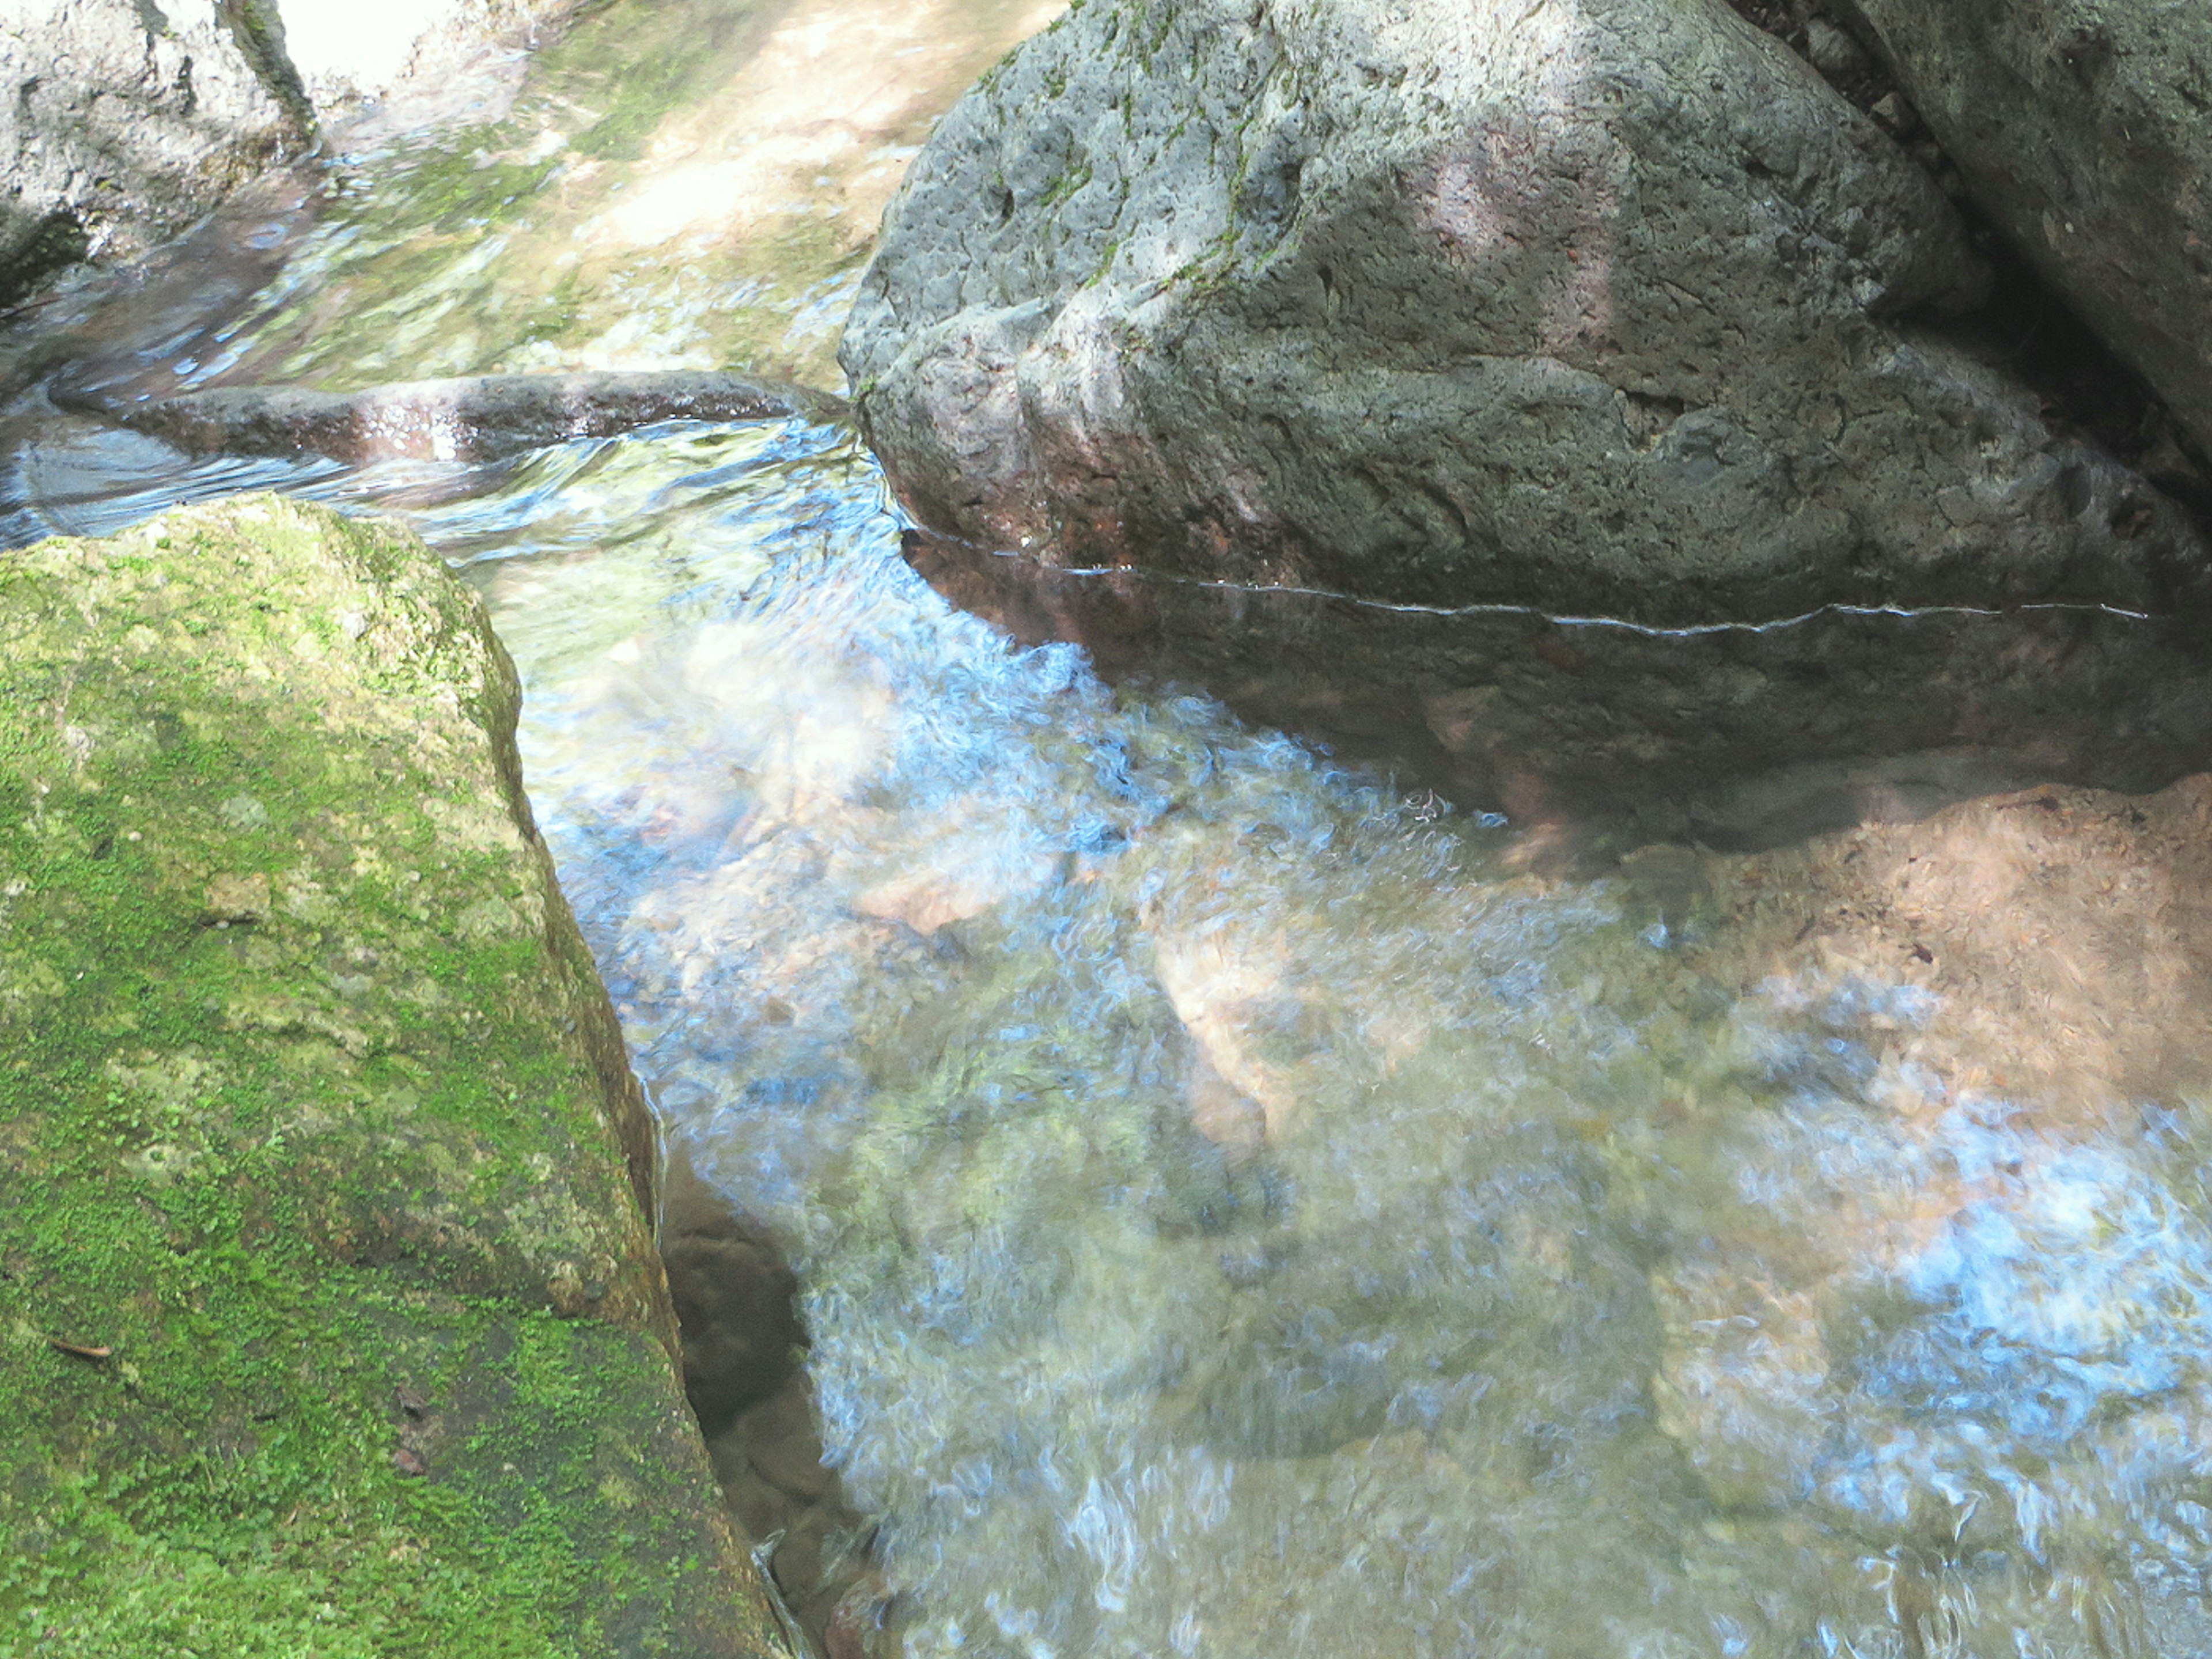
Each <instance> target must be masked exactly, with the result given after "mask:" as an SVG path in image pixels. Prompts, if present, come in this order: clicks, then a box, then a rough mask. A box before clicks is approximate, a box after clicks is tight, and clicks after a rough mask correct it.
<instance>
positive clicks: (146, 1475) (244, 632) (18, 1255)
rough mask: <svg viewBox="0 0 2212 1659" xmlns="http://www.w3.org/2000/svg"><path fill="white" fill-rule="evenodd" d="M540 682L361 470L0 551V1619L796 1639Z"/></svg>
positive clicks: (479, 1635) (390, 1642) (137, 1639)
mask: <svg viewBox="0 0 2212 1659" xmlns="http://www.w3.org/2000/svg"><path fill="white" fill-rule="evenodd" d="M517 699H518V691H517V687H516V682H515V679H514V676H513V669H512V667H511V665H509V664H508V662H507V658H506V655H505V653H503V652H502V651H501V648H500V647H499V645H498V644H497V642H496V641H495V640H494V639H493V637H492V635H491V634H490V630H489V625H488V623H486V621H485V618H484V615H483V611H482V609H481V607H480V605H478V603H477V600H476V599H474V598H473V597H472V596H471V595H470V594H468V593H467V592H466V591H465V589H463V588H462V587H461V586H459V584H457V583H455V582H454V581H453V580H452V579H451V578H450V577H449V576H448V575H447V573H446V572H445V570H444V569H443V568H442V567H441V566H440V564H439V563H438V562H437V561H436V560H435V558H434V557H433V556H431V555H430V554H429V553H428V551H426V550H424V549H423V548H422V546H421V544H419V543H417V542H416V541H414V540H413V538H410V537H409V536H406V535H405V534H404V533H402V532H398V531H396V530H392V529H388V528H382V527H377V526H368V525H360V524H352V523H349V522H348V521H346V520H341V519H339V518H337V517H336V516H335V515H333V514H331V513H328V512H326V511H324V510H322V509H319V508H314V507H304V506H300V505H294V504H286V503H283V502H280V501H276V500H273V499H270V498H251V499H246V500H244V501H234V502H231V503H228V504H225V505H223V506H220V507H209V508H195V509H185V510H180V511H177V512H173V513H168V514H166V515H164V516H163V517H161V518H159V519H156V520H153V521H151V522H150V523H149V524H147V525H146V526H143V529H141V530H138V531H135V532H131V533H129V534H127V535H125V536H123V537H119V538H116V539H114V540H112V541H108V542H104V543H92V542H70V541H61V540H57V541H50V542H46V543H42V544H39V545H37V546H34V547H32V548H30V549H27V550H22V551H19V552H15V553H11V554H8V555H6V556H0V1053H4V1054H6V1055H7V1064H6V1066H5V1067H4V1068H0V1393H4V1395H5V1397H6V1398H7V1399H8V1400H9V1402H10V1411H11V1419H10V1423H9V1433H8V1434H7V1436H6V1437H4V1440H0V1648H6V1649H8V1650H13V1649H14V1644H15V1639H16V1638H22V1639H24V1640H25V1641H26V1642H27V1644H28V1645H29V1646H31V1647H35V1648H36V1649H38V1650H40V1651H48V1652H67V1653H82V1654H117V1655H122V1654H131V1655H138V1654H152V1653H182V1652H187V1651H190V1652H240V1653H246V1652H275V1651H277V1650H283V1651H286V1652H292V1651H302V1652H304V1651H307V1650H309V1649H310V1648H312V1649H313V1650H314V1651H317V1652H328V1653H331V1654H340V1653H344V1654H354V1653H359V1654H368V1653H372V1652H373V1653H451V1654H462V1653H466V1654H486V1655H489V1654H501V1653H513V1654H523V1653H530V1654H538V1653H553V1652H560V1653H572V1654H578V1655H585V1654H591V1655H608V1654H625V1655H627V1654H646V1653H664V1652H672V1653H681V1654H684V1655H702V1656H704V1655H731V1656H738V1655H745V1656H758V1655H763V1654H765V1653H768V1652H769V1651H772V1646H771V1642H770V1638H769V1631H770V1629H771V1626H770V1625H769V1621H768V1619H767V1615H766V1613H765V1612H764V1611H763V1607H762V1606H761V1604H760V1603H759V1602H758V1601H757V1599H756V1597H757V1581H756V1580H754V1579H752V1578H751V1577H750V1568H749V1567H748V1566H747V1565H746V1564H745V1562H744V1557H743V1554H742V1553H741V1551H740V1550H739V1549H738V1546H737V1545H736V1543H735V1541H734V1540H733V1537H732V1533H731V1531H730V1529H729V1527H728V1525H727V1522H726V1517H725V1516H724V1514H723V1511H722V1509H721V1506H720V1504H719V1502H718V1501H717V1498H716V1494H715V1492H714V1484H713V1480H712V1477H711V1474H710V1472H709V1468H708V1460H707V1458H706V1455H705V1453H704V1449H703V1447H702V1443H701V1439H700V1436H699V1432H698V1430H697V1427H696V1423H695V1422H694V1420H693V1419H692V1418H691V1417H690V1414H689V1413H687V1412H686V1411H685V1409H684V1401H683V1396H682V1394H681V1391H680V1385H679V1383H678V1375H677V1369H676V1365H675V1362H674V1358H673V1350H674V1347H675V1340H676V1331H675V1322H674V1319H673V1317H672V1316H671V1307H670V1303H669V1299H668V1293H667V1290H666V1285H665V1279H664V1278H663V1276H662V1273H661V1269H660V1266H659V1261H658V1259H657V1258H656V1256H655V1255H654V1254H653V1245H652V1241H651V1238H650V1237H649V1233H648V1230H647V1226H646V1225H645V1220H644V1212H643V1210H642V1209H641V1200H645V1199H649V1197H650V1195H651V1188H652V1163H653V1145H652V1133H651V1129H650V1125H649V1123H648V1121H647V1117H646V1115H645V1111H644V1108H643V1105H642V1103H641V1098H640V1097H639V1094H638V1091H637V1089H636V1085H635V1082H634V1080H633V1079H631V1078H630V1076H629V1072H628V1070H627V1067H626V1065H625V1062H624V1058H623V1048H622V1042H621V1036H620V1033H619V1031H618V1030H617V1027H616V1024H615V1022H614V1018H613V1014H612V1012H611V1009H610V1007H609V1006H608V1004H607V1001H606V997H605V992H604V991H603V990H602V989H601V988H600V987H599V981H598V979H597V976H596V975H595V974H594V972H593V970H592V963H591V961H590V958H589V957H588V956H587V954H586V951H585V949H584V946H583V944H582V941H581V940H580V938H579V936H578V935H577V933H576V931H575V927H574V921H573V920H572V919H571V917H570V915H569V913H568V907H567V905H566V902H564V901H563V899H562V896H561V893H560V890H559V889H558V887H557V885H556V883H555V881H554V878H553V873H552V869H551V865H550V860H549V859H548V857H547V854H546V852H545V849H544V845H543V844H542V842H540V841H539V839H538V835H537V832H536V830H535V829H534V828H533V827H532V823H531V819H530V815H529V811H528V807H527V805H526V802H525V800H524V799H523V796H522V794H521V790H520V769H519V765H518V763H517V759H516V756H515V751H514V748H513V721H514V717H515V709H516V705H517Z"/></svg>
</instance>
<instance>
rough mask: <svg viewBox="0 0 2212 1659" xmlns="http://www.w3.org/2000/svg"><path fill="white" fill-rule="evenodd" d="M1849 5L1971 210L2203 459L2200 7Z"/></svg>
mask: <svg viewBox="0 0 2212 1659" xmlns="http://www.w3.org/2000/svg"><path fill="white" fill-rule="evenodd" d="M1853 3H1854V4H1855V5H1856V7H1857V11H1858V13H1859V15H1860V16H1861V17H1862V18H1863V21H1864V22H1865V24H1866V26H1867V27H1868V28H1869V30H1870V31H1871V33H1872V34H1873V36H1874V38H1875V40H1877V41H1878V43H1879V44H1880V46H1881V51H1882V53H1883V56H1884V57H1885V58H1886V59H1887V62H1888V64H1889V65H1890V67H1891V69H1892V70H1893V71H1894V73H1895V74H1896V76H1897V77H1898V79H1899V82H1901V83H1902V84H1903V85H1904V87H1905V89H1906V91H1907V92H1908V93H1909V94H1910V95H1911V98H1912V100H1913V102H1914V105H1915V106H1916V107H1917V110H1918V112H1919V114H1920V116H1921V118H1923V120H1925V121H1926V122H1927V124H1928V125H1929V129H1930V131H1933V132H1934V133H1935V135H1936V138H1937V140H1938V141H1939V142H1940V143H1942V146H1943V148H1944V149H1945V151H1946V152H1947V153H1948V155H1949V156H1950V158H1951V160H1952V161H1953V162H1954V164H1955V165H1956V166H1957V167H1959V169H1960V172H1961V173H1963V174H1964V176H1965V178H1966V185H1967V187H1968V189H1969V190H1970V191H1971V192H1972V195H1973V197H1974V200H1975V202H1976V203H1977V204H1978V205H1979V206H1980V207H1981V208H1982V209H1983V210H1984V211H1986V212H1987V213H1988V214H1989V215H1990V216H1991V217H1992V218H1993V219H1995V220H1996V222H1997V223H1998V224H1999V225H2001V226H2002V227H2003V228H2004V229H2005V230H2006V231H2007V232H2008V234H2010V236H2011V237H2012V239H2013V240H2014V242H2015V245H2016V246H2018V247H2019V248H2020V249H2021V252H2023V253H2024V254H2025V255H2026V256H2027V258H2028V259H2029V260H2030V262H2031V263H2033V264H2034V266H2035V267H2036V269H2037V270H2039V272H2040V273H2041V274H2042V276H2043V277H2044V278H2045V281H2047V282H2049V283H2052V284H2053V285H2054V286H2055V287H2057V289H2059V290H2060V291H2061V292H2062V293H2063V294H2064V295H2066V297H2067V299H2068V300H2069V301H2070V302H2071V303H2072V305H2073V306H2074V307H2075V309H2076V310H2077V311H2078V312H2079V313H2081V316H2082V317H2083V319H2085V320H2087V322H2088V323H2089V325H2091V326H2092V327H2093V328H2094V329H2095V330H2096V331H2097V332H2098V334H2099V335H2100V337H2102V338H2103V339H2104V341H2105V342H2106V344H2108V345H2110V346H2111V347H2112V349H2113V350H2114V351H2116V352H2118V354H2119V356H2121V357H2122V358H2124V360H2125V361H2126V362H2129V363H2130V365H2132V366H2133V367H2134V368H2136V370H2137V371H2138V372H2139V373H2141V374H2142V375H2143V377H2144V378H2145V379H2146V380H2148V381H2149V382H2150V383H2151V385H2152V386H2154V387H2155V388H2156V389H2157V391H2158V392H2159V393H2160V396H2162V397H2163V398H2165V399H2166V402H2167V404H2168V405H2169V406H2170V407H2171V408H2172V410H2173V412H2174V415H2175V417H2176V418H2177V419H2178V420H2179V422H2181V424H2182V426H2183V427H2184V428H2185V431H2186V432H2187V433H2188V435H2189V436H2190V437H2191V439H2192V440H2193V441H2194V442H2195V444H2196V446H2197V449H2198V450H2199V451H2200V452H2201V453H2212V11H2209V10H2207V9H2205V8H2203V7H2202V6H2197V5H2172V4H2167V5H2126V4H2117V5H2116V4H2112V3H2110V0H1853Z"/></svg>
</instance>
